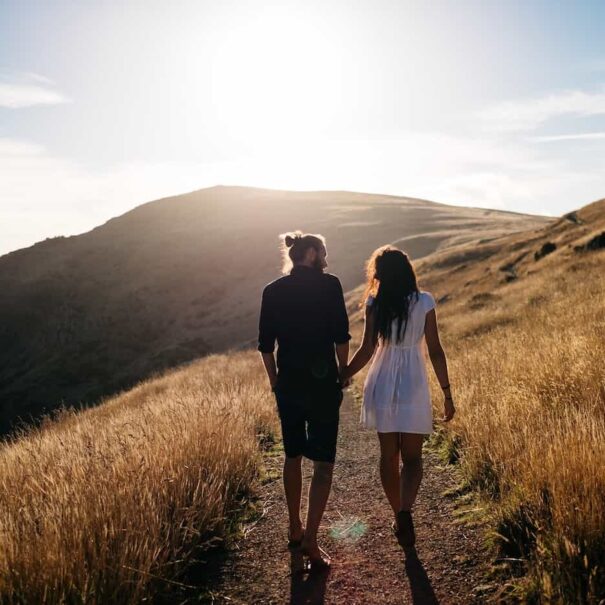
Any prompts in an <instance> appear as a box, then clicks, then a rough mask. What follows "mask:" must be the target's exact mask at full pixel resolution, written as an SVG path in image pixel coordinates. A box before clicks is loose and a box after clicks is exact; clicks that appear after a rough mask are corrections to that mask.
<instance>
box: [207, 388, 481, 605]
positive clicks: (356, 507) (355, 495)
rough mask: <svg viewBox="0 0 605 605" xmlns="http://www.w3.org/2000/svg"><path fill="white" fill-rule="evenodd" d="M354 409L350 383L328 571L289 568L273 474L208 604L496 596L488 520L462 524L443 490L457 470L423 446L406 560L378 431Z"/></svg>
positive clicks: (325, 537)
mask: <svg viewBox="0 0 605 605" xmlns="http://www.w3.org/2000/svg"><path fill="white" fill-rule="evenodd" d="M358 417H359V412H358V405H357V404H356V402H355V401H354V399H353V396H352V393H351V392H350V391H349V392H347V394H346V397H345V400H344V402H343V404H342V409H341V424H340V432H339V439H338V453H337V459H336V466H335V472H334V482H333V491H332V495H331V497H330V501H329V502H328V507H327V509H326V514H325V516H324V520H323V524H322V527H321V530H320V543H321V544H323V546H324V547H325V549H326V550H327V552H329V553H330V555H331V557H332V560H333V568H332V570H331V571H330V573H329V574H327V575H318V576H317V577H314V576H309V575H308V574H300V573H297V572H296V571H294V572H292V570H296V569H297V568H298V566H299V565H300V563H301V561H300V556H299V555H291V554H290V553H289V551H288V550H287V548H286V544H285V536H286V531H287V514H286V507H285V501H284V497H283V490H282V484H281V478H276V479H275V480H272V481H270V482H269V483H267V484H266V485H265V486H264V487H263V491H262V493H261V499H262V501H263V504H264V510H265V514H264V516H263V517H262V518H261V519H260V521H258V522H257V523H256V524H255V525H254V526H252V527H249V528H248V530H247V533H246V537H245V538H243V539H242V540H241V542H240V543H239V544H238V545H237V550H236V551H235V552H234V553H233V556H232V557H230V558H229V560H228V561H227V562H226V566H225V568H224V569H223V574H222V578H221V580H220V585H219V586H217V587H216V591H213V595H214V598H213V601H212V602H214V603H231V604H234V605H241V604H246V605H251V604H254V605H256V604H259V605H260V604H263V605H264V604H267V605H269V604H283V603H290V604H292V605H298V604H301V605H302V604H309V605H311V604H313V605H314V604H324V603H325V604H326V605H329V604H339V605H356V604H359V605H366V604H368V605H374V604H376V605H384V604H387V603H388V604H397V605H403V604H408V603H410V604H414V605H425V604H435V603H440V604H446V603H452V604H456V605H461V604H465V603H485V602H487V601H488V600H490V599H489V594H490V593H491V589H492V587H490V586H489V585H486V583H485V579H484V578H485V572H486V570H487V568H488V567H489V559H490V557H489V555H488V553H487V551H486V550H485V547H484V546H483V541H482V528H481V527H480V526H478V525H470V524H461V523H459V522H457V518H456V515H455V510H456V500H455V498H453V497H452V496H444V495H442V494H443V492H444V490H447V489H448V488H450V487H452V486H453V485H455V477H454V474H453V470H452V469H451V468H448V467H447V466H444V465H443V464H442V463H441V462H440V461H439V459H438V458H437V456H436V454H435V453H434V452H432V451H430V450H429V449H428V448H427V447H426V444H425V451H424V455H423V457H424V477H423V480H422V484H421V486H420V491H419V494H418V498H417V499H416V503H415V504H414V508H413V515H414V523H415V527H416V534H417V538H416V555H417V556H413V555H408V556H407V558H406V556H405V554H404V552H403V551H402V550H401V548H400V547H399V546H398V545H397V542H396V540H395V538H394V537H393V536H392V534H391V533H390V529H389V525H390V523H391V514H390V509H389V507H388V504H387V502H386V499H385V497H384V495H383V491H382V487H381V484H380V478H379V476H378V471H377V461H378V443H377V439H376V435H375V433H373V432H372V431H365V430H362V429H361V428H360V427H359V425H358ZM281 460H282V458H281V456H279V457H277V458H276V459H274V460H271V461H270V464H273V465H275V466H277V465H281ZM304 469H305V489H306V486H308V479H309V473H310V470H311V466H310V464H308V463H307V462H305V466H304ZM274 470H275V471H277V470H278V469H277V468H276V469H274ZM275 474H276V475H277V474H278V473H277V472H276V473H275ZM303 500H304V498H303Z"/></svg>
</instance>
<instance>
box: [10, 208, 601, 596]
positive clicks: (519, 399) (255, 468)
mask: <svg viewBox="0 0 605 605" xmlns="http://www.w3.org/2000/svg"><path fill="white" fill-rule="evenodd" d="M604 232H605V200H604V201H600V202H597V203H595V204H591V205H590V206H587V207H585V208H583V209H581V210H579V211H578V212H576V213H571V214H569V215H567V216H566V217H563V218H561V219H559V220H557V221H554V222H552V223H550V224H547V225H545V226H544V227H542V228H539V229H530V230H529V231H527V232H525V233H523V234H521V233H519V234H512V235H509V236H506V237H499V238H498V239H497V240H492V241H487V242H483V243H482V244H473V245H468V244H467V245H462V244H461V245H458V246H455V247H453V248H451V249H450V250H443V251H438V252H436V253H434V254H431V255H430V256H428V257H426V258H424V259H421V260H420V261H419V262H417V263H416V268H417V270H418V273H419V277H420V281H421V283H422V284H423V286H424V287H425V288H426V289H429V290H431V291H432V292H434V294H435V296H436V298H437V299H438V300H439V301H440V302H439V303H438V306H437V312H438V317H439V324H440V326H441V329H442V333H443V340H444V343H445V348H446V351H447V354H448V360H449V364H450V374H451V382H452V388H453V394H454V398H455V400H456V407H457V414H456V417H455V418H454V420H453V421H452V423H451V424H449V425H447V426H439V425H438V424H436V433H435V434H434V435H433V436H432V437H431V439H430V440H429V441H428V442H427V443H426V444H425V446H426V447H427V456H426V459H427V469H426V471H427V472H426V479H423V482H424V483H423V485H422V486H421V489H420V493H419V499H418V502H417V504H418V509H417V512H418V514H417V516H416V519H417V521H418V536H419V538H418V552H419V554H420V558H413V557H407V556H406V559H405V572H404V571H403V569H402V567H403V562H402V556H401V553H400V552H399V551H396V550H395V547H394V546H393V544H394V541H393V540H390V539H386V538H385V536H386V535H387V534H388V523H389V520H390V519H389V516H388V505H387V504H386V502H385V501H384V499H381V498H382V497H381V492H380V486H379V484H378V477H377V469H376V466H377V465H376V458H377V445H376V439H375V437H374V436H373V435H369V434H364V435H360V434H357V433H355V430H357V431H359V429H358V423H357V418H358V408H353V407H351V401H350V400H351V396H350V392H349V396H348V397H347V400H348V401H347V404H346V408H345V409H344V410H343V414H344V416H343V417H344V419H345V422H344V424H343V429H344V431H345V433H346V435H345V438H346V441H347V443H346V444H344V443H343V442H342V439H341V443H340V444H339V447H340V451H341V452H342V454H343V458H342V460H340V459H339V460H340V462H338V461H337V473H338V480H337V481H336V482H335V486H336V487H335V490H334V494H333V496H332V498H331V502H333V503H334V506H335V507H336V508H335V509H332V512H331V513H330V510H329V511H328V513H329V514H332V515H333V517H332V518H333V520H335V525H334V526H333V527H331V528H330V529H331V530H337V531H330V532H328V526H327V525H324V527H322V539H323V540H325V542H326V545H327V547H328V549H329V551H330V552H331V553H333V554H335V555H336V560H337V566H335V569H334V571H333V573H332V574H330V577H329V578H328V579H327V581H325V582H324V583H323V584H320V585H319V586H318V585H317V584H313V583H312V582H299V581H297V579H296V577H295V575H293V576H292V578H290V568H289V565H290V561H289V557H288V556H287V555H285V545H283V548H282V545H280V544H283V542H280V541H283V539H284V531H285V526H284V525H283V523H284V520H283V517H282V516H280V515H282V514H283V510H282V508H281V507H280V506H279V505H278V504H277V501H276V500H275V498H276V497H277V494H281V485H280V479H279V472H278V470H277V468H278V466H279V460H276V459H275V455H274V454H275V453H276V452H275V451H274V450H272V451H270V452H268V453H267V455H266V456H265V457H264V458H265V462H264V463H263V462H262V460H261V457H260V456H259V455H258V452H259V445H260V446H261V449H262V448H264V447H266V446H267V445H269V446H271V444H273V442H274V439H275V435H276V430H277V426H276V416H275V413H274V401H273V400H272V397H271V393H270V391H269V390H268V388H267V384H266V378H265V376H264V374H263V370H262V365H261V363H260V360H259V359H258V355H257V353H256V352H254V351H241V352H235V353H234V352H231V353H229V354H228V355H217V356H215V355H211V356H209V357H206V358H204V359H201V360H199V361H197V362H196V363H193V364H191V365H188V366H187V367H183V368H180V369H179V370H176V371H172V372H167V373H166V375H164V376H162V377H159V378H154V379H152V380H149V381H146V382H144V383H142V384H140V385H138V386H137V387H136V388H134V389H132V390H130V391H128V392H126V393H123V394H121V395H119V396H116V397H114V398H112V399H110V400H108V401H106V402H105V403H103V404H102V405H100V406H98V407H96V408H94V409H91V410H86V411H83V412H79V413H75V412H69V413H66V414H64V415H63V416H61V417H60V418H59V419H57V420H56V421H54V422H48V423H45V424H44V425H43V426H42V427H41V428H40V429H32V430H31V432H30V433H29V434H25V435H19V436H18V437H15V438H13V439H12V440H11V441H9V442H7V443H5V444H2V445H1V447H0V469H1V471H2V472H0V502H3V503H4V506H3V507H2V511H3V512H2V515H0V527H2V528H3V530H4V540H3V542H2V547H1V548H0V561H1V562H2V565H0V570H2V571H1V572H0V600H2V601H3V602H4V601H6V602H7V603H12V602H15V603H17V602H48V603H54V602H56V603H60V602H65V601H66V600H68V601H69V600H70V599H71V600H73V599H76V600H77V599H79V600H85V601H86V600H90V601H91V602H133V603H135V602H140V601H141V600H143V599H144V598H145V599H147V600H149V599H150V598H152V597H154V596H157V595H158V593H163V592H168V591H177V592H178V591H180V592H182V593H183V595H182V596H183V598H181V599H176V598H175V599H174V600H167V601H166V602H189V601H187V600H185V599H186V596H188V597H190V598H191V600H192V601H193V600H197V601H198V602H199V600H200V587H199V586H192V585H191V584H195V582H196V581H198V580H199V579H200V578H204V581H205V582H206V584H204V585H203V587H204V588H206V589H208V588H209V589H210V591H209V598H208V601H211V600H212V601H213V602H229V603H232V602H249V600H250V596H251V595H253V596H255V595H262V597H261V598H259V599H257V601H258V602H276V601H279V600H283V596H284V586H285V587H286V588H285V590H286V592H287V590H291V591H292V595H293V597H296V598H299V597H301V595H302V594H308V593H307V592H304V591H306V590H312V589H313V586H315V589H317V590H319V592H320V594H321V596H322V597H323V595H324V593H325V595H326V596H327V598H328V599H333V598H334V597H335V596H336V597H343V598H344V599H345V600H347V599H348V601H349V602H359V603H367V602H374V601H376V602H379V603H385V604H387V603H401V602H402V599H404V598H407V601H404V602H408V601H409V602H414V601H417V600H418V599H419V598H422V599H424V600H430V598H432V597H431V595H433V597H435V598H436V597H439V600H440V601H442V602H456V603H467V602H468V603H471V602H475V603H476V602H534V603H537V602H552V603H599V602H602V601H603V599H605V587H604V584H603V582H602V578H603V577H605V550H604V547H603V545H604V544H605V503H604V501H603V493H605V479H604V475H603V473H602V468H603V463H605V416H604V414H603V409H604V408H605V389H604V385H603V370H602V360H603V357H604V356H605V348H604V343H605V305H604V301H605V273H604V272H603V270H602V269H603V265H604V262H605V248H603V244H604V243H605V242H604V238H605V236H604V235H603V234H604ZM547 250H548V251H550V252H548V253H546V251H547ZM511 263H512V264H513V266H512V267H511ZM513 269H514V270H513ZM511 276H513V277H511ZM359 294H360V290H359V289H358V290H354V291H352V293H351V296H350V305H351V315H352V319H353V332H354V336H355V338H356V340H359V335H360V328H361V317H360V314H359V311H356V309H357V306H356V305H357V303H358V302H359V301H358V296H359ZM362 378H363V377H360V378H357V379H356V385H355V386H354V389H357V390H359V387H360V386H361V380H362ZM433 386H434V387H435V389H434V398H433V400H434V404H435V406H434V417H435V419H436V420H437V419H438V418H439V417H440V415H441V411H442V410H441V402H440V399H439V395H440V391H439V389H438V388H437V386H436V385H435V384H433ZM353 393H355V390H353ZM353 427H355V428H353ZM343 434H344V433H343ZM436 451H439V452H440V453H441V455H442V456H443V459H444V460H447V461H449V462H450V463H452V465H453V466H449V467H445V466H442V465H439V464H437V461H436V460H435V452H436ZM263 467H264V468H265V471H264V472H262V469H263ZM448 469H449V470H448ZM454 469H455V470H456V472H455V473H454V472H453V470H454ZM133 475H134V476H136V477H137V481H134V482H133V481H132V477H133ZM458 475H461V477H462V478H463V481H462V482H461V483H460V484H455V483H454V484H453V485H452V482H453V480H454V479H455V478H456V477H457V476H458ZM444 478H445V479H446V481H445V483H444V482H443V480H442V479H444ZM259 479H261V480H260V481H259ZM372 482H373V483H372ZM261 483H262V487H259V484H261ZM445 484H449V485H448V486H449V492H448V493H449V495H446V494H444V492H443V488H444V487H445ZM259 490H262V491H261V492H260V493H264V494H267V493H268V494H269V495H268V496H267V497H268V500H265V501H261V502H259V503H258V508H257V513H256V516H254V517H253V518H249V519H248V521H249V523H248V525H247V526H245V527H244V528H243V529H244V531H240V532H239V533H238V532H236V533H235V535H233V534H232V530H233V523H234V519H235V518H236V517H237V515H235V512H236V511H238V510H240V507H241V505H242V502H244V503H246V502H249V501H250V499H251V496H252V495H253V494H255V493H256V494H258V493H259ZM452 498H454V499H455V500H456V501H457V502H458V504H459V505H462V509H461V510H458V511H457V512H456V511H454V510H453V508H454V505H453V503H452ZM252 499H253V500H254V498H252ZM461 512H462V513H463V514H462V515H460V513H461ZM234 515H235V516H234ZM240 521H241V518H240ZM328 522H329V520H328ZM486 524H487V527H488V529H489V532H488V533H487V535H486V536H485V539H486V540H488V541H489V543H490V544H491V545H493V546H494V547H496V548H497V549H498V555H497V557H494V559H490V560H488V561H476V560H473V558H476V557H478V556H487V555H488V553H491V552H492V551H491V549H487V550H485V551H483V550H482V549H479V548H474V549H473V550H472V551H469V549H468V546H473V545H474V546H475V547H477V546H478V544H477V543H476V541H475V539H474V536H477V534H478V533H481V532H483V527H484V526H485V525H486ZM359 528H361V529H363V532H366V533H363V532H361V531H357V529H359ZM353 530H355V532H353ZM366 530H367V531H366ZM349 531H350V532H351V533H346V532H349ZM353 534H355V536H356V539H358V541H357V542H355V541H351V542H347V540H346V539H343V536H352V535H353ZM230 535H231V540H233V539H237V540H238V541H239V543H238V544H237V547H236V548H235V550H236V551H237V553H240V554H239V555H237V556H234V557H232V558H228V561H229V564H228V565H225V566H224V568H223V575H224V576H225V578H224V579H225V582H224V583H222V582H221V581H220V577H219V576H217V575H211V574H210V573H209V572H208V567H207V561H208V557H207V553H206V554H205V555H201V556H200V549H202V552H204V550H203V549H204V548H207V546H208V545H209V544H214V543H215V542H217V541H219V542H220V541H221V540H223V539H225V538H226V537H228V536H230ZM259 536H260V538H259ZM227 543H229V540H228V541H227ZM241 553H243V554H244V556H242V555H241ZM224 554H227V553H224ZM192 562H193V563H195V564H196V565H195V566H194V567H195V571H194V572H193V573H189V572H188V571H187V570H188V568H189V567H191V563H192ZM490 566H491V568H492V570H491V572H490V573H491V575H490V576H489V577H485V579H484V581H482V582H481V583H480V584H478V577H477V573H478V572H479V571H481V572H483V571H484V567H490ZM246 570H247V571H246ZM250 570H252V571H253V573H251V572H250ZM189 571H191V570H189ZM213 571H214V572H216V570H213ZM242 572H244V573H242ZM385 578H387V581H383V580H384V579H385ZM209 581H212V584H211V585H210V587H209V586H208V582H209ZM290 583H291V586H290ZM49 587H52V590H50V591H49ZM433 589H434V594H433V593H432V591H433ZM404 590H405V591H407V593H406V594H408V595H409V598H408V597H405V596H402V595H403V594H404V593H403V591H404ZM189 591H190V592H189ZM297 591H299V592H297ZM49 595H50V596H49ZM177 596H178V595H177ZM223 597H224V599H223ZM343 598H341V599H339V600H338V599H337V600H338V602H341V601H342V600H343ZM435 598H433V601H431V602H434V600H435ZM292 600H293V602H294V600H295V599H294V598H293V599H292ZM162 602H164V601H162ZM202 602H203V599H202ZM255 602H256V601H255ZM297 602H298V601H297ZM330 602H331V601H330Z"/></svg>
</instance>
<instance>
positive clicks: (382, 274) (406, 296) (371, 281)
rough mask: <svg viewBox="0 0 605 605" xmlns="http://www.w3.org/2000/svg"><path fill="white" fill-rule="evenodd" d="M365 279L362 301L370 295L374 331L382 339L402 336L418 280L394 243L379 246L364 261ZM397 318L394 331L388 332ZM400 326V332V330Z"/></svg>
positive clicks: (394, 338)
mask: <svg viewBox="0 0 605 605" xmlns="http://www.w3.org/2000/svg"><path fill="white" fill-rule="evenodd" d="M366 272H367V283H366V289H365V292H364V295H363V300H362V303H361V304H362V305H365V301H366V299H367V297H368V296H370V295H372V296H374V304H373V309H374V332H375V335H378V336H379V337H381V338H382V339H383V340H394V341H395V342H397V341H399V340H402V339H403V337H404V336H405V330H406V328H407V324H408V317H409V311H410V304H411V303H412V301H413V300H414V299H416V300H417V299H418V293H419V290H418V280H417V278H416V273H415V272H414V267H413V266H412V263H411V262H410V259H409V257H408V255H407V254H406V253H405V252H403V251H401V250H399V249H398V248H395V247H394V246H382V247H381V248H378V250H375V251H374V252H373V253H372V256H370V258H369V259H368V262H367V263H366ZM394 319H397V334H396V335H393V334H391V328H392V324H393V320H394ZM402 327H403V333H402Z"/></svg>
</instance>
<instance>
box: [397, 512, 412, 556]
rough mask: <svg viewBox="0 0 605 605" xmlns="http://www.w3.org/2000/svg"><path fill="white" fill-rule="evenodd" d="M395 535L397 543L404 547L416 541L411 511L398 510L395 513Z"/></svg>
mask: <svg viewBox="0 0 605 605" xmlns="http://www.w3.org/2000/svg"><path fill="white" fill-rule="evenodd" d="M395 535H396V536H397V541H398V542H399V545H400V546H402V547H404V548H406V547H409V546H414V544H415V543H416V533H415V532H414V523H413V522H412V513H411V512H410V511H409V510H400V511H399V512H398V513H397V527H396V528H395Z"/></svg>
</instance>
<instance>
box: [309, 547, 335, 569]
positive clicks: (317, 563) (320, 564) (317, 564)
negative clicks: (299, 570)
mask: <svg viewBox="0 0 605 605" xmlns="http://www.w3.org/2000/svg"><path fill="white" fill-rule="evenodd" d="M319 551H320V552H321V553H322V554H321V555H319V557H311V556H310V555H309V553H308V551H307V550H306V549H305V548H303V549H302V554H303V555H305V557H308V559H309V561H308V565H307V569H308V571H309V572H310V573H313V572H322V571H328V570H329V569H330V567H331V565H332V562H331V561H330V557H329V556H328V553H327V552H326V551H325V550H323V549H322V548H320V549H319Z"/></svg>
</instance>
